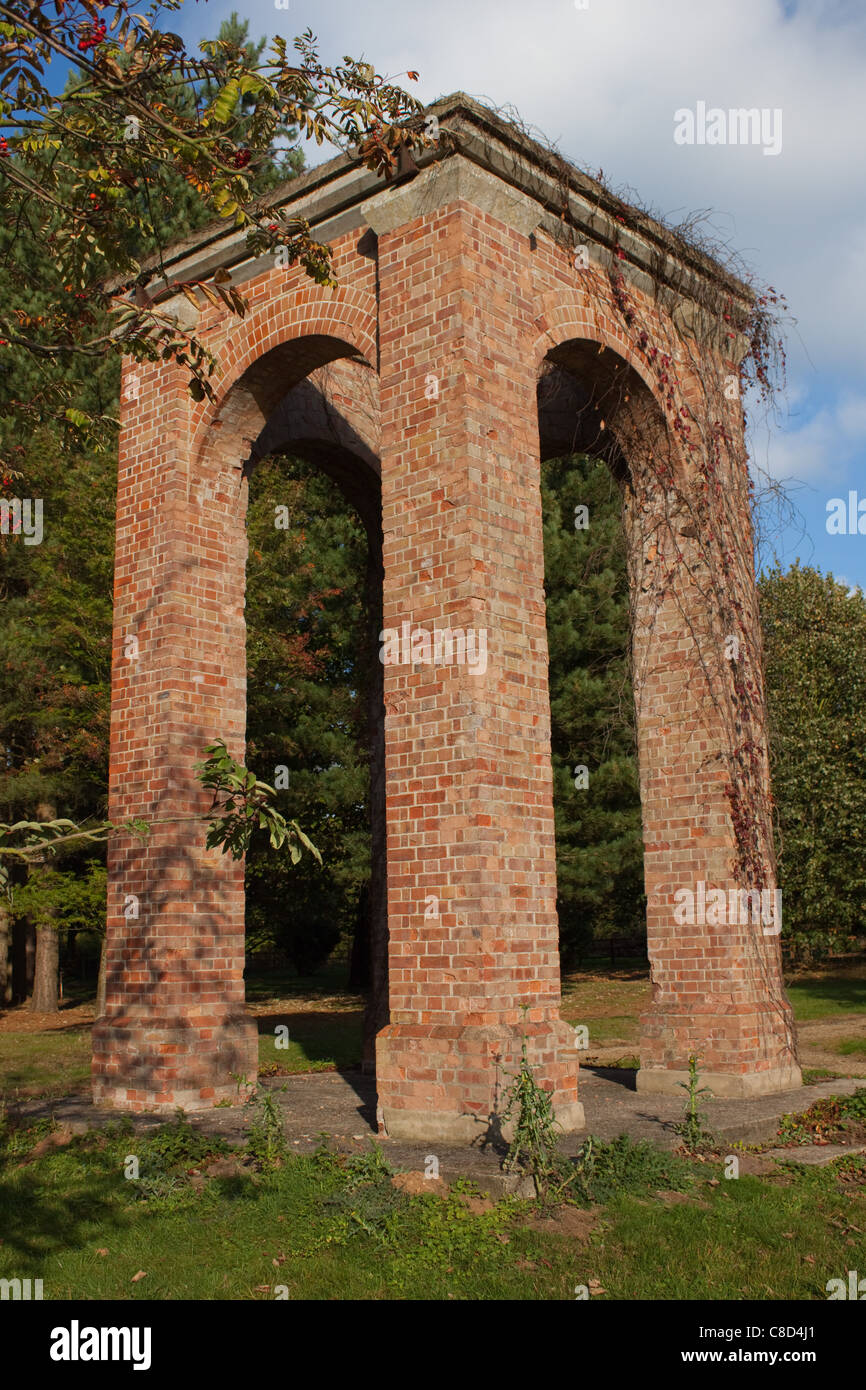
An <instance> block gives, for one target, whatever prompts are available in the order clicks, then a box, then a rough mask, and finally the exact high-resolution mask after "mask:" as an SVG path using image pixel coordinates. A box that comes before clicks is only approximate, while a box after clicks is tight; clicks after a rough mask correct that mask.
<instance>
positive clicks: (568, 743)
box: [541, 455, 646, 965]
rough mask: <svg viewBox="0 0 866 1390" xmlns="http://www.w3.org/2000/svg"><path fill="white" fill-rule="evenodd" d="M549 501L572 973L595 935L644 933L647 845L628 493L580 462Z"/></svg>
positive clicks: (546, 488) (563, 907)
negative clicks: (624, 502)
mask: <svg viewBox="0 0 866 1390" xmlns="http://www.w3.org/2000/svg"><path fill="white" fill-rule="evenodd" d="M541 495H542V507H543V516H544V570H545V589H546V594H547V637H548V646H549V652H550V671H549V681H550V715H551V746H552V759H553V786H554V812H555V823H556V865H557V886H558V903H557V907H558V912H559V924H560V945H561V950H562V957H563V961H564V963H565V964H566V965H568V964H570V963H573V962H575V961H576V960H578V959H579V958H580V956H581V954H582V952H583V950H585V948H586V945H587V944H588V942H589V941H590V940H591V939H592V938H593V937H599V936H609V935H613V934H625V935H628V936H635V937H640V936H642V935H643V934H644V932H645V929H646V928H645V898H644V885H643V839H642V832H641V816H640V794H639V787H638V771H637V752H636V742H635V715H634V702H633V696H632V689H631V681H630V678H629V655H628V654H629V643H630V639H629V612H628V578H627V574H626V563H625V557H626V552H625V535H624V531H623V526H622V518H621V501H620V494H619V489H618V487H617V484H616V483H615V481H614V479H613V477H612V475H611V473H610V470H609V468H608V466H607V464H606V463H603V462H602V461H600V460H598V459H591V458H587V457H585V456H582V455H573V456H571V457H567V458H562V459H551V460H548V461H547V462H545V463H544V464H543V466H542V489H541ZM579 509H585V510H579ZM581 768H585V769H586V775H585V776H584V774H583V773H582V772H581V771H580V769H581ZM584 782H586V783H587V784H586V785H585V786H584V785H583V783H584Z"/></svg>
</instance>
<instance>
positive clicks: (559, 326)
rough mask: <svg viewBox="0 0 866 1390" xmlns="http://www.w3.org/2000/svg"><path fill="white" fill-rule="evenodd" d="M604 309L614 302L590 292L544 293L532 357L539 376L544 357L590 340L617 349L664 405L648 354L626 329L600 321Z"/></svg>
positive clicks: (608, 309)
mask: <svg viewBox="0 0 866 1390" xmlns="http://www.w3.org/2000/svg"><path fill="white" fill-rule="evenodd" d="M600 311H603V312H604V314H605V316H606V315H607V314H608V313H609V312H610V306H609V305H608V304H607V303H606V302H605V303H604V304H603V305H601V304H597V303H596V301H595V299H594V298H592V297H591V296H589V295H588V294H584V295H580V294H578V293H577V291H573V292H572V293H571V294H569V293H568V292H563V291H560V290H551V291H549V292H548V293H547V294H544V295H542V297H541V300H540V312H539V314H538V315H537V317H536V318H535V321H534V324H533V327H534V328H535V329H536V334H535V337H534V338H533V340H532V347H531V353H532V360H533V362H534V363H535V372H536V376H540V375H541V370H542V366H543V364H544V361H545V359H546V358H547V357H549V355H550V354H551V353H552V352H554V351H555V350H556V349H557V348H560V347H563V346H565V344H567V343H569V342H578V341H586V342H590V343H596V344H597V345H598V347H599V348H600V349H601V348H605V349H607V348H609V349H610V350H611V351H612V352H615V353H616V354H617V356H618V357H620V358H622V360H623V361H624V362H626V363H627V364H628V366H629V367H631V368H632V369H633V371H634V372H635V373H636V374H637V376H638V377H639V378H640V380H641V382H642V383H643V385H644V386H645V387H646V389H647V391H648V392H649V394H650V395H651V396H652V398H653V400H654V401H655V402H656V404H657V405H658V406H659V409H662V396H661V392H660V390H659V387H658V384H657V383H656V382H654V381H653V379H652V376H651V374H650V371H649V367H648V364H647V361H646V358H645V357H644V356H643V354H642V353H641V352H640V351H639V350H638V349H637V348H636V346H635V344H634V343H633V342H632V341H631V339H630V338H629V337H628V336H627V335H626V333H625V331H624V330H623V331H619V330H618V329H613V330H611V329H608V328H606V327H604V326H603V325H602V324H601V323H600V322H599V316H600Z"/></svg>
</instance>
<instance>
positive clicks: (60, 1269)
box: [0, 1125, 866, 1300]
mask: <svg viewBox="0 0 866 1390" xmlns="http://www.w3.org/2000/svg"><path fill="white" fill-rule="evenodd" d="M44 1132H45V1126H44V1125H43V1126H42V1127H41V1128H40V1129H38V1130H36V1131H34V1132H33V1133H31V1134H24V1135H22V1134H21V1133H20V1132H17V1133H16V1132H13V1133H12V1134H11V1135H9V1136H7V1140H6V1145H5V1149H3V1148H2V1147H0V1229H2V1231H3V1243H2V1245H0V1277H2V1278H15V1277H18V1278H41V1279H43V1280H44V1293H45V1297H46V1298H47V1299H64V1298H71V1299H112V1298H120V1299H130V1300H136V1299H144V1300H150V1299H183V1298H189V1299H225V1298H230V1299H254V1298H258V1299H269V1298H273V1297H274V1296H275V1294H274V1290H275V1286H278V1285H282V1286H285V1288H286V1290H287V1292H288V1296H289V1297H290V1298H293V1299H299V1298H305V1299H341V1300H342V1299H356V1298H357V1299H435V1300H446V1299H449V1298H454V1299H482V1300H488V1299H519V1300H526V1299H529V1300H532V1299H566V1300H572V1299H574V1297H575V1288H576V1286H579V1285H587V1286H589V1285H590V1283H591V1281H597V1284H595V1283H593V1285H592V1287H594V1288H596V1289H597V1288H599V1287H600V1288H603V1289H604V1290H605V1291H606V1292H605V1294H603V1295H602V1294H596V1295H594V1296H603V1297H607V1298H613V1299H622V1300H630V1299H635V1298H648V1299H663V1300H670V1299H694V1298H713V1299H736V1300H739V1299H745V1298H758V1299H766V1298H775V1299H797V1300H809V1299H822V1300H823V1299H824V1298H825V1297H826V1292H825V1285H826V1283H827V1281H828V1280H829V1279H831V1278H838V1277H844V1274H845V1271H846V1270H847V1269H862V1268H864V1267H866V1237H864V1236H863V1234H862V1231H863V1229H864V1228H866V1164H862V1163H861V1166H860V1168H859V1169H858V1168H857V1163H856V1160H853V1161H852V1160H847V1167H848V1169H849V1171H850V1172H851V1173H852V1175H853V1174H854V1172H855V1171H856V1172H859V1178H858V1179H856V1180H855V1179H854V1177H853V1176H852V1178H851V1179H850V1180H849V1181H848V1182H847V1183H846V1184H844V1186H843V1184H842V1182H841V1180H840V1178H839V1176H838V1173H837V1171H836V1169H835V1167H831V1168H828V1169H821V1170H814V1169H812V1170H809V1169H797V1168H792V1169H791V1174H792V1176H791V1177H790V1178H789V1179H787V1180H786V1181H787V1182H788V1184H789V1185H787V1186H784V1185H780V1184H779V1183H778V1182H777V1181H774V1180H772V1179H758V1178H751V1177H742V1178H740V1179H739V1180H737V1181H725V1180H724V1179H722V1181H721V1182H719V1184H718V1186H716V1187H715V1188H714V1187H712V1186H710V1185H709V1181H708V1180H709V1179H710V1178H712V1177H714V1176H720V1170H719V1169H718V1168H717V1167H716V1168H714V1167H713V1166H711V1165H708V1164H693V1165H690V1177H691V1182H690V1183H689V1184H687V1186H688V1193H687V1194H686V1195H685V1198H684V1199H681V1200H680V1201H678V1202H676V1203H675V1204H671V1198H670V1194H667V1195H665V1194H662V1195H657V1194H656V1193H655V1192H654V1191H653V1190H651V1188H650V1187H647V1188H646V1189H645V1190H642V1189H640V1188H639V1189H638V1192H637V1193H636V1194H635V1193H633V1194H632V1195H624V1194H622V1193H617V1194H615V1195H613V1196H612V1197H611V1198H610V1200H609V1201H608V1203H607V1205H606V1206H604V1207H603V1208H602V1209H601V1212H600V1215H601V1224H600V1226H599V1227H598V1229H597V1230H596V1232H595V1233H594V1234H593V1236H592V1237H591V1238H590V1240H589V1242H588V1243H587V1242H584V1243H580V1242H578V1241H577V1240H575V1239H573V1238H570V1237H568V1236H564V1235H555V1234H548V1233H547V1231H541V1230H536V1229H531V1228H530V1227H529V1226H528V1225H527V1222H526V1218H527V1213H528V1205H527V1204H525V1203H517V1202H515V1201H513V1200H505V1201H503V1202H500V1203H498V1204H496V1206H495V1207H494V1208H493V1209H492V1210H487V1211H471V1210H469V1209H468V1207H467V1206H466V1204H465V1203H464V1202H463V1201H461V1200H460V1198H459V1195H456V1194H455V1193H454V1192H453V1191H452V1194H451V1196H450V1197H449V1198H448V1199H447V1200H444V1201H443V1200H442V1198H440V1197H438V1196H436V1195H433V1194H423V1195H420V1196H413V1197H408V1196H406V1195H405V1194H404V1193H401V1192H398V1191H396V1190H395V1188H394V1187H393V1185H392V1184H391V1182H390V1180H389V1175H388V1172H387V1170H384V1169H383V1166H382V1164H381V1161H379V1160H378V1159H376V1158H375V1156H373V1157H371V1156H364V1157H362V1158H360V1159H356V1160H352V1161H351V1162H350V1163H349V1165H346V1164H345V1163H344V1162H343V1161H341V1160H338V1159H337V1158H336V1157H335V1156H334V1155H329V1154H320V1155H318V1156H298V1155H293V1156H291V1157H289V1158H288V1159H287V1160H286V1161H285V1163H284V1165H283V1166H282V1167H279V1168H277V1169H276V1170H274V1171H270V1172H258V1173H247V1172H244V1173H241V1174H239V1175H238V1176H232V1177H224V1178H213V1179H211V1180H209V1181H206V1182H204V1185H203V1186H202V1187H201V1189H200V1190H197V1189H196V1188H194V1187H193V1186H191V1185H190V1181H189V1179H188V1177H187V1176H186V1169H187V1168H188V1167H190V1166H192V1165H193V1164H195V1165H199V1166H202V1165H203V1164H204V1162H205V1161H206V1149H207V1147H208V1145H207V1143H203V1141H202V1139H201V1137H200V1136H197V1135H194V1134H192V1133H191V1132H190V1131H189V1130H188V1129H187V1128H186V1127H185V1126H182V1125H181V1126H177V1125H175V1126H170V1127H164V1128H163V1129H162V1130H160V1131H159V1132H158V1133H157V1134H155V1135H152V1136H148V1137H147V1138H143V1137H142V1136H137V1137H134V1136H133V1135H131V1134H130V1132H129V1130H128V1128H127V1129H126V1130H124V1129H123V1128H122V1127H118V1128H117V1130H116V1131H114V1132H109V1134H108V1135H107V1136H106V1135H101V1136H98V1135H95V1134H91V1135H88V1136H86V1137H84V1138H81V1139H77V1140H75V1141H74V1142H73V1143H72V1144H71V1145H69V1146H68V1147H67V1148H65V1149H63V1150H60V1151H57V1152H54V1153H52V1154H50V1155H46V1156H44V1157H42V1158H39V1159H36V1160H34V1161H32V1162H29V1163H26V1164H24V1166H22V1164H23V1161H24V1159H25V1158H26V1157H27V1153H28V1149H29V1147H30V1146H31V1145H32V1142H33V1141H34V1140H35V1138H37V1137H38V1136H39V1135H40V1134H43V1133H44ZM130 1153H134V1154H136V1155H137V1156H138V1157H139V1161H140V1168H141V1175H142V1179H141V1180H139V1181H138V1182H135V1181H128V1180H127V1179H125V1178H124V1176H123V1167H124V1163H125V1160H126V1157H127V1155H128V1154H130ZM660 1162H662V1163H664V1164H670V1162H671V1159H670V1156H669V1155H668V1156H661V1155H659V1156H658V1159H657V1160H656V1162H655V1163H653V1164H648V1165H647V1167H646V1175H647V1182H651V1183H652V1185H653V1186H655V1185H656V1184H657V1182H658V1172H657V1169H658V1165H659V1163H660ZM638 1169H639V1164H638ZM636 1171H637V1170H636ZM196 1181H199V1182H201V1181H202V1180H200V1179H196ZM857 1227H859V1228H860V1231H859V1232H858V1231H857V1230H856V1228H857ZM193 1228H194V1230H195V1240H194V1241H193V1240H190V1230H191V1229H193ZM852 1239H853V1241H854V1243H853V1244H850V1243H849V1242H850V1241H851V1240H852ZM100 1252H103V1253H100ZM140 1270H143V1271H144V1272H145V1277H144V1278H142V1279H139V1280H138V1281H136V1282H133V1278H134V1276H135V1275H136V1274H137V1273H138V1272H139V1271H140Z"/></svg>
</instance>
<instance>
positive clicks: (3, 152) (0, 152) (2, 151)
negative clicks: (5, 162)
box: [0, 135, 9, 159]
mask: <svg viewBox="0 0 866 1390" xmlns="http://www.w3.org/2000/svg"><path fill="white" fill-rule="evenodd" d="M8 158H9V142H8V140H7V139H6V136H5V135H0V159H8Z"/></svg>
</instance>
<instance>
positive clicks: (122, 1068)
mask: <svg viewBox="0 0 866 1390" xmlns="http://www.w3.org/2000/svg"><path fill="white" fill-rule="evenodd" d="M257 1074H258V1030H257V1028H256V1023H255V1019H253V1018H248V1017H247V1016H246V1015H245V1014H242V1013H229V1014H226V1013H223V1014H222V1015H220V1014H219V1013H217V1012H215V1013H213V1014H204V1013H202V1014H196V1015H190V1014H184V1015H179V1014H175V1015H173V1016H171V1017H167V1016H166V1015H164V1014H163V1015H160V1016H157V1017H154V1016H153V1014H152V1013H149V1012H145V1011H143V1010H142V1011H141V1012H139V1010H138V1009H136V1010H135V1011H132V1010H129V1011H127V1012H126V1013H123V1014H115V1015H105V1016H104V1017H103V1018H99V1019H97V1021H96V1023H95V1024H94V1027H93V1065H92V1084H93V1100H94V1104H96V1105H113V1106H115V1107H116V1108H117V1109H119V1110H131V1111H141V1110H157V1111H160V1110H164V1111H172V1110H175V1109H176V1108H177V1107H178V1106H181V1107H182V1108H183V1109H184V1110H210V1109H211V1108H212V1107H213V1106H214V1105H215V1104H216V1102H217V1101H220V1100H232V1101H237V1102H241V1101H243V1100H245V1099H246V1096H247V1095H248V1094H249V1092H248V1090H247V1089H246V1088H245V1087H243V1086H239V1083H238V1080H237V1078H238V1077H241V1078H243V1079H244V1080H245V1081H247V1082H249V1083H251V1084H252V1085H255V1084H256V1077H257Z"/></svg>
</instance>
